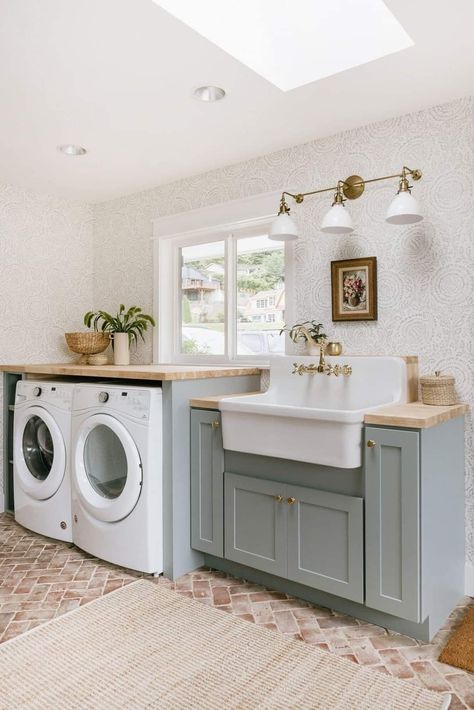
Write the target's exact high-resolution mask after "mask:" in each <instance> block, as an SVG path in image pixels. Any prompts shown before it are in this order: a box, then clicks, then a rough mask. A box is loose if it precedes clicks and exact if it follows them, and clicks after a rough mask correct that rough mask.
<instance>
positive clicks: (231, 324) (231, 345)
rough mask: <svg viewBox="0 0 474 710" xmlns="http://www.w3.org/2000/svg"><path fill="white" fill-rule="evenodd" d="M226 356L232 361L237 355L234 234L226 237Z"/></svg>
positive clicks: (235, 241)
mask: <svg viewBox="0 0 474 710" xmlns="http://www.w3.org/2000/svg"><path fill="white" fill-rule="evenodd" d="M225 279H226V318H225V331H226V355H227V358H228V359H229V360H233V359H234V358H235V356H236V354H237V323H236V313H237V309H236V299H237V240H236V237H235V235H234V234H229V235H228V236H227V237H226V274H225Z"/></svg>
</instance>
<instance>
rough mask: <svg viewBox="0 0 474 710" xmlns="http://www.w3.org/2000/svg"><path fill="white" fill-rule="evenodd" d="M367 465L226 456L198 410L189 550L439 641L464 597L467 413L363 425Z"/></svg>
mask: <svg viewBox="0 0 474 710" xmlns="http://www.w3.org/2000/svg"><path fill="white" fill-rule="evenodd" d="M361 445H362V446H363V452H364V454H363V459H364V462H363V465H362V467H361V468H360V469H334V468H330V467H324V466H317V465H313V464H304V463H301V462H293V461H288V460H284V459H276V458H270V457H264V456H256V455H253V454H240V453H239V454H238V453H236V452H229V451H224V450H223V447H222V434H221V421H220V413H219V412H218V411H213V410H201V409H193V410H192V411H191V521H192V525H191V530H192V535H191V546H192V547H193V549H195V550H199V551H201V552H203V553H204V554H205V561H206V564H209V565H211V566H212V567H215V568H217V569H221V570H223V571H227V572H230V573H231V574H234V575H237V576H241V577H245V578H247V579H249V580H250V581H255V582H257V583H259V584H264V585H266V586H270V587H272V588H274V589H276V590H278V591H283V592H286V593H288V594H292V595H295V596H298V597H301V598H302V599H306V600H308V601H311V602H313V603H316V604H320V605H322V606H327V607H330V608H332V609H334V610H337V611H340V612H342V613H347V614H351V615H353V616H356V617H358V618H360V619H364V620H366V621H369V622H371V623H374V624H378V625H381V626H384V627H386V628H390V629H393V630H394V631H398V632H400V633H405V634H409V635H411V636H414V637H415V638H419V639H420V640H423V641H428V640H431V639H432V637H433V636H434V634H435V633H436V631H437V630H438V629H439V628H440V626H441V625H442V624H443V623H444V621H445V620H446V618H447V616H448V615H449V613H450V612H451V611H452V609H453V608H454V607H455V606H456V604H457V603H458V601H459V599H460V598H462V596H463V595H464V420H463V418H462V417H459V418H456V419H452V420H449V421H447V422H444V423H442V424H439V425H438V426H435V427H432V428H430V429H425V430H415V429H404V428H395V427H386V426H378V425H373V426H366V427H365V431H364V438H363V441H362V442H361Z"/></svg>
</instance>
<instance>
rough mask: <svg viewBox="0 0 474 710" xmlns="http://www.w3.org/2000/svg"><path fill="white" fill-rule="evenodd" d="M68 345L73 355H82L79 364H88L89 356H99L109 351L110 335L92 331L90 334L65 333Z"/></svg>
mask: <svg viewBox="0 0 474 710" xmlns="http://www.w3.org/2000/svg"><path fill="white" fill-rule="evenodd" d="M64 337H65V338H66V343H67V344H68V348H69V350H72V352H73V353H79V354H80V355H82V357H81V359H80V360H79V362H82V363H85V362H87V356H88V355H97V353H102V352H104V350H106V349H107V346H108V344H109V343H110V335H109V334H108V333H102V332H96V331H91V332H89V333H87V332H86V333H65V334H64Z"/></svg>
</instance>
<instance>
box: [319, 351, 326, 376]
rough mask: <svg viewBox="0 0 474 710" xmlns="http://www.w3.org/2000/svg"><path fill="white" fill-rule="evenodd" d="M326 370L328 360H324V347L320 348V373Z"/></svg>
mask: <svg viewBox="0 0 474 710" xmlns="http://www.w3.org/2000/svg"><path fill="white" fill-rule="evenodd" d="M325 370H326V360H325V359H324V345H320V346H319V365H318V372H324V371H325Z"/></svg>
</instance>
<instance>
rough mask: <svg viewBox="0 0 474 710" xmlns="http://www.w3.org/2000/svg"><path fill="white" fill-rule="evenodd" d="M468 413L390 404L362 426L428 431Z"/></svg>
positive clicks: (198, 402) (214, 405)
mask: <svg viewBox="0 0 474 710" xmlns="http://www.w3.org/2000/svg"><path fill="white" fill-rule="evenodd" d="M237 394H246V395H247V396H248V395H249V394H259V393H258V392H246V393H243V392H239V393H235V395H234V396H236V395H237ZM231 396H232V395H228V394H223V395H215V396H213V397H199V398H195V399H191V400H190V402H189V404H190V406H191V407H197V408H198V409H219V404H220V401H221V400H222V399H225V398H226V397H231ZM468 412H469V405H468V404H464V403H462V402H460V403H458V404H450V405H444V406H433V405H431V404H423V402H407V403H406V404H390V405H387V406H386V407H378V408H377V409H373V410H367V412H366V414H365V416H364V424H378V425H380V426H396V427H408V428H410V429H429V428H431V427H433V426H437V425H438V424H442V422H447V421H449V420H450V419H455V418H456V417H462V416H464V414H467V413H468Z"/></svg>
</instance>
